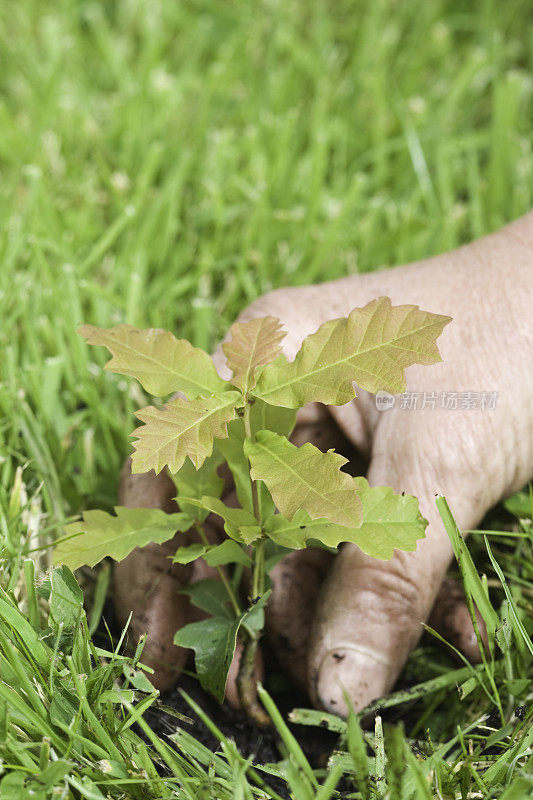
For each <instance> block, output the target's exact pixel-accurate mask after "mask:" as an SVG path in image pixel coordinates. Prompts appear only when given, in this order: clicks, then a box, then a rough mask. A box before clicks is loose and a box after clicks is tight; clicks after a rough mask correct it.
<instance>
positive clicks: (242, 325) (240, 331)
mask: <svg viewBox="0 0 533 800" xmlns="http://www.w3.org/2000/svg"><path fill="white" fill-rule="evenodd" d="M230 334H231V340H230V341H229V342H226V343H225V344H223V345H222V349H223V351H224V355H225V356H226V359H227V362H226V363H227V366H228V367H229V369H231V370H232V371H233V377H232V379H231V383H232V384H233V385H234V386H237V387H238V388H239V389H241V390H242V392H243V394H247V393H248V392H249V391H250V389H253V387H254V386H255V383H256V372H257V368H258V367H262V366H264V365H265V364H269V363H270V362H271V361H274V359H275V358H276V357H277V356H278V355H279V353H280V352H281V344H280V343H281V340H282V339H283V338H284V336H285V335H286V333H285V331H284V330H282V328H281V324H280V321H279V319H277V318H276V317H260V318H257V319H251V320H249V322H235V323H234V324H233V325H232V326H231V328H230Z"/></svg>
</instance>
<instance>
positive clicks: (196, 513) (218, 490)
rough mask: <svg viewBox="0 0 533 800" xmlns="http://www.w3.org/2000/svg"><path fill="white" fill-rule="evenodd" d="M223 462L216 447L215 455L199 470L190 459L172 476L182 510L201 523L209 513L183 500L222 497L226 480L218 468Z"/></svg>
mask: <svg viewBox="0 0 533 800" xmlns="http://www.w3.org/2000/svg"><path fill="white" fill-rule="evenodd" d="M217 442H218V440H217ZM215 445H216V443H215ZM223 462H224V456H223V455H222V453H221V451H220V449H219V448H218V447H216V446H215V447H214V449H213V454H212V455H211V456H209V458H206V460H205V461H204V463H203V464H202V466H201V467H200V468H199V469H196V468H195V466H194V464H193V463H192V461H191V460H190V459H186V460H185V462H184V464H183V465H182V466H181V469H180V470H179V472H177V473H175V474H173V475H172V474H171V478H172V480H173V481H174V484H175V486H176V489H177V497H176V500H177V502H178V505H179V508H180V510H181V511H184V512H185V513H186V514H189V515H190V516H191V517H193V518H194V519H195V520H197V521H198V522H200V523H202V522H204V520H205V518H206V517H207V515H208V514H209V511H208V510H206V509H204V508H202V507H201V506H199V505H196V504H195V505H192V504H190V503H189V504H187V503H186V502H185V500H184V499H183V498H184V497H193V498H195V499H196V500H199V499H200V498H201V497H202V496H203V495H210V496H212V497H217V498H218V497H220V496H221V494H222V492H223V490H224V479H223V478H221V477H220V476H219V474H218V468H219V467H220V466H221V464H222V463H223Z"/></svg>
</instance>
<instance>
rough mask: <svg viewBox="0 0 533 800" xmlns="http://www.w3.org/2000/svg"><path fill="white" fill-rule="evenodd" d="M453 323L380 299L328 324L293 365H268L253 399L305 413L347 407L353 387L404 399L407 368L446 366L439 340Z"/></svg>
mask: <svg viewBox="0 0 533 800" xmlns="http://www.w3.org/2000/svg"><path fill="white" fill-rule="evenodd" d="M450 321H451V317H445V316H441V315H440V314H432V313H430V312H428V311H421V310H420V309H419V308H418V306H413V305H405V306H392V305H391V301H390V300H389V298H388V297H379V298H378V299H377V300H372V301H371V302H370V303H368V305H366V306H365V307H364V308H355V309H354V310H353V311H352V312H351V314H350V315H349V316H348V317H343V318H341V319H334V320H330V321H329V322H325V323H324V324H323V325H322V326H321V327H320V328H319V329H318V330H317V331H316V333H313V334H311V335H310V336H308V337H307V338H306V339H305V340H304V342H303V344H302V346H301V348H300V350H299V351H298V353H297V354H296V357H295V359H294V361H291V362H287V363H285V364H284V363H279V364H278V363H275V364H269V365H267V366H266V367H265V368H264V369H263V370H262V372H261V375H260V376H259V379H258V382H257V386H256V387H255V388H254V390H253V395H254V396H255V397H259V398H261V399H262V400H264V401H265V402H267V403H272V404H273V405H280V406H285V407H287V408H300V407H301V406H304V405H305V404H306V403H309V402H312V401H318V402H320V403H324V404H327V405H344V403H347V402H348V401H349V400H351V399H352V398H353V397H355V390H354V387H353V384H354V383H357V385H358V386H360V387H361V388H362V389H365V390H366V391H368V392H372V393H376V392H377V391H379V390H383V391H387V392H390V393H391V394H399V393H401V392H404V391H405V388H406V379H405V374H404V371H405V369H406V368H407V367H409V366H411V365H412V364H435V363H436V362H438V361H441V357H440V354H439V351H438V348H437V345H436V339H437V337H438V336H439V335H440V334H441V333H442V330H443V328H444V326H445V325H447V324H448V322H450Z"/></svg>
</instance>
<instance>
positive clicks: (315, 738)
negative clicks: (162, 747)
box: [94, 600, 338, 797]
mask: <svg viewBox="0 0 533 800" xmlns="http://www.w3.org/2000/svg"><path fill="white" fill-rule="evenodd" d="M104 620H105V624H104ZM106 626H107V630H106ZM109 632H111V634H112V636H113V639H114V641H115V643H116V641H118V638H119V636H120V628H119V626H118V623H117V621H116V618H115V614H114V610H113V604H112V602H111V601H110V600H108V601H107V602H106V604H105V608H104V613H103V616H102V621H101V623H100V627H99V629H98V631H97V632H96V633H95V635H94V641H95V643H97V644H99V645H101V646H103V647H106V648H109ZM262 650H263V658H264V663H265V672H266V678H265V682H264V683H265V688H266V689H267V691H268V692H269V694H270V695H271V696H272V698H273V700H274V702H275V703H276V705H277V707H278V708H279V710H280V712H281V713H282V715H283V717H284V719H285V720H286V721H287V715H288V713H289V712H290V711H291V710H292V709H293V708H299V707H307V708H309V706H310V704H309V699H308V698H307V697H306V695H304V694H302V693H301V692H300V691H299V690H298V689H296V688H295V687H294V686H293V684H292V683H290V682H289V681H288V680H287V678H286V677H285V675H283V673H282V671H281V669H280V667H279V665H278V663H277V660H276V658H275V656H274V654H273V653H272V652H271V651H269V649H268V647H267V646H266V644H264V643H263V642H262ZM187 667H188V670H190V671H192V670H194V658H193V657H192V656H191V659H190V661H189V663H188V664H187ZM188 670H186V672H187V671H188ZM186 672H185V673H183V674H182V675H181V676H180V679H179V681H178V684H177V686H176V687H175V688H174V689H172V690H171V691H169V692H165V693H163V694H162V695H161V704H162V705H163V706H168V707H170V708H172V709H174V710H175V711H177V712H178V713H180V714H183V715H184V716H185V717H187V718H189V719H190V720H191V722H190V723H189V722H186V721H183V720H179V719H177V718H176V717H174V716H173V715H172V714H168V713H166V712H165V711H164V710H162V709H155V708H153V707H152V709H150V710H149V711H148V712H147V713H146V714H145V719H146V721H147V722H148V723H149V725H150V727H151V728H152V730H153V731H154V732H155V733H157V734H158V735H159V736H169V735H171V734H172V733H174V732H175V731H176V730H177V728H178V727H180V728H181V729H182V730H185V731H187V732H188V733H190V734H191V735H192V736H194V738H195V739H196V740H197V741H198V742H200V743H201V744H203V745H205V746H206V747H208V748H209V749H210V750H212V751H213V752H214V751H216V750H217V749H218V748H219V741H218V739H216V738H215V737H214V736H213V735H212V734H211V733H210V731H209V730H208V729H207V727H206V726H205V725H204V723H203V722H202V720H201V719H199V718H198V717H197V716H196V714H195V713H194V711H193V710H192V709H191V707H190V706H189V704H188V703H187V701H186V700H185V698H184V697H183V696H182V694H181V693H180V691H179V690H180V689H183V690H184V691H185V692H186V693H187V694H188V695H189V696H190V697H191V698H192V699H193V700H194V701H195V702H196V703H197V704H198V705H199V706H200V707H201V709H202V710H203V711H204V712H205V713H206V715H207V716H208V717H209V718H210V719H211V720H212V721H213V722H214V723H215V725H216V726H217V727H218V728H219V729H220V730H221V731H222V733H223V734H224V735H225V736H227V737H228V738H230V739H233V741H234V742H235V744H236V745H237V748H238V750H239V752H240V753H241V754H242V755H243V756H244V757H245V758H249V757H250V756H251V757H252V759H253V762H254V763H256V764H268V763H274V764H275V763H277V762H278V761H279V760H280V759H282V758H284V755H285V753H284V750H283V744H282V743H281V741H280V736H279V734H278V732H277V731H276V729H275V728H274V727H271V728H268V729H266V730H265V729H261V728H259V727H258V726H257V725H256V724H255V723H254V722H253V721H252V720H251V719H249V717H248V716H247V715H246V714H245V713H244V712H242V711H236V710H234V709H232V708H231V707H230V706H229V705H228V704H227V703H224V704H223V705H220V704H219V703H217V701H216V700H215V699H214V698H213V697H212V696H211V695H209V694H207V693H206V692H205V691H204V690H203V689H202V687H201V686H200V684H199V682H198V680H197V678H196V677H194V676H193V675H191V674H186ZM287 724H288V727H289V728H290V730H291V731H292V733H293V735H294V736H295V738H296V739H297V741H298V743H299V745H300V747H301V748H302V750H303V751H304V753H305V755H306V757H307V758H308V760H309V762H310V764H311V766H312V767H313V768H320V767H325V766H326V764H327V760H328V757H329V755H330V754H331V752H332V750H333V748H334V747H335V745H336V743H337V741H338V734H336V733H332V732H331V731H328V730H325V729H324V728H318V727H309V726H305V725H294V724H291V723H289V722H288V721H287ZM138 733H141V732H140V730H139V731H138ZM141 735H142V734H141ZM167 741H168V740H167ZM262 777H263V779H264V780H265V783H267V784H269V785H270V786H271V787H272V788H273V789H274V790H275V791H276V792H277V793H278V794H279V795H281V796H282V797H288V795H287V789H286V784H285V782H284V781H281V780H278V779H276V778H275V777H273V776H269V775H266V774H263V775H262Z"/></svg>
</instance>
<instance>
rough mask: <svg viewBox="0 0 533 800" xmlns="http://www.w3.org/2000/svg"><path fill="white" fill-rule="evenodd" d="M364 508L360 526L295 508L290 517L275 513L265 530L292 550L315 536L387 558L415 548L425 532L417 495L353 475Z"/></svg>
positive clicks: (425, 524) (319, 539) (377, 556)
mask: <svg viewBox="0 0 533 800" xmlns="http://www.w3.org/2000/svg"><path fill="white" fill-rule="evenodd" d="M352 480H353V481H354V484H355V488H356V489H357V493H358V496H359V498H360V500H361V503H362V508H363V522H362V524H361V525H360V527H358V528H355V527H348V526H343V525H332V524H331V523H330V522H328V521H327V520H325V519H311V517H310V516H309V514H307V513H306V512H305V511H297V512H296V514H295V515H294V517H293V519H292V520H288V519H286V518H285V517H284V516H283V515H282V514H275V515H274V516H272V517H271V518H270V519H269V520H267V522H266V524H265V532H266V534H267V535H268V536H269V538H271V539H272V540H273V541H274V542H276V544H278V545H281V546H282V547H289V548H292V549H294V550H296V549H301V548H303V547H306V546H307V544H308V542H309V540H313V539H315V540H317V541H319V542H322V544H324V545H326V547H338V546H339V545H340V544H341V543H342V542H353V544H356V545H357V546H358V547H359V548H360V549H361V550H362V551H363V552H364V553H366V554H367V555H369V556H372V558H379V559H382V560H387V559H389V558H392V555H393V553H394V550H407V551H411V550H415V549H416V543H417V541H418V539H421V538H423V537H424V535H425V533H424V532H425V529H426V527H427V520H425V519H424V518H423V517H422V515H421V513H420V510H419V508H418V501H417V499H416V497H412V496H411V495H408V494H405V495H401V494H395V493H394V491H393V489H391V488H390V487H389V486H373V487H370V486H369V485H368V481H367V480H366V479H365V478H352Z"/></svg>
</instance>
